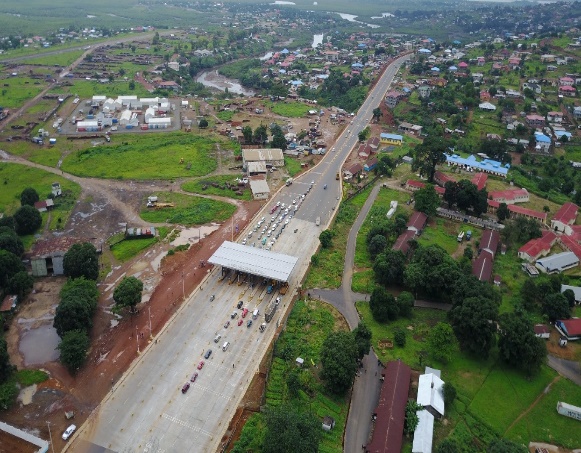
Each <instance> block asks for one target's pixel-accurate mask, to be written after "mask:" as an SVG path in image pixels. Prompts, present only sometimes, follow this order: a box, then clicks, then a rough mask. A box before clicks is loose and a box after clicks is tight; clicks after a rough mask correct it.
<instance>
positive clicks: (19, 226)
mask: <svg viewBox="0 0 581 453" xmlns="http://www.w3.org/2000/svg"><path fill="white" fill-rule="evenodd" d="M14 220H15V221H16V232H17V233H18V234H19V235H26V234H32V233H34V232H35V231H36V230H37V229H38V228H39V227H40V225H42V216H41V215H40V212H38V209H36V208H33V207H32V206H29V205H24V206H21V207H20V208H18V210H17V211H16V212H15V213H14Z"/></svg>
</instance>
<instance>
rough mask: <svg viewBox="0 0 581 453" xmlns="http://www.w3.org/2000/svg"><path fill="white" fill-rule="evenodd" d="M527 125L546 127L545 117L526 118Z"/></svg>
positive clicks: (529, 116) (530, 116)
mask: <svg viewBox="0 0 581 453" xmlns="http://www.w3.org/2000/svg"><path fill="white" fill-rule="evenodd" d="M525 119H526V122H527V125H528V126H530V127H544V126H545V117H543V116H541V115H536V114H531V115H527V116H526V117H525Z"/></svg>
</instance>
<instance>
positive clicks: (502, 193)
mask: <svg viewBox="0 0 581 453" xmlns="http://www.w3.org/2000/svg"><path fill="white" fill-rule="evenodd" d="M488 198H490V199H491V200H494V201H498V202H499V203H506V204H514V203H526V202H528V201H529V193H528V191H527V189H511V190H495V191H492V192H488Z"/></svg>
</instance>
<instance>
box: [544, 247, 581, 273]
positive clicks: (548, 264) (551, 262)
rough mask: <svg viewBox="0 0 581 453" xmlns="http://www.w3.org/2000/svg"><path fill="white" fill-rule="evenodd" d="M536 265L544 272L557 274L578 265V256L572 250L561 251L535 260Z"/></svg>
mask: <svg viewBox="0 0 581 453" xmlns="http://www.w3.org/2000/svg"><path fill="white" fill-rule="evenodd" d="M535 265H536V267H537V269H539V270H540V271H541V272H545V273H546V274H557V273H559V272H563V271H566V270H567V269H571V268H573V267H575V266H578V265H579V258H577V256H575V254H574V253H573V252H562V253H557V254H555V255H551V256H548V257H546V258H541V259H540V260H537V262H536V264H535Z"/></svg>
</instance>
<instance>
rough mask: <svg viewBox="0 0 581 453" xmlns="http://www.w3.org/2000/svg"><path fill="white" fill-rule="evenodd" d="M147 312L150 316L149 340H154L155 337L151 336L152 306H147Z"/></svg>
mask: <svg viewBox="0 0 581 453" xmlns="http://www.w3.org/2000/svg"><path fill="white" fill-rule="evenodd" d="M147 312H148V314H149V339H150V340H151V338H153V335H152V334H151V306H149V305H148V306H147Z"/></svg>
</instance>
